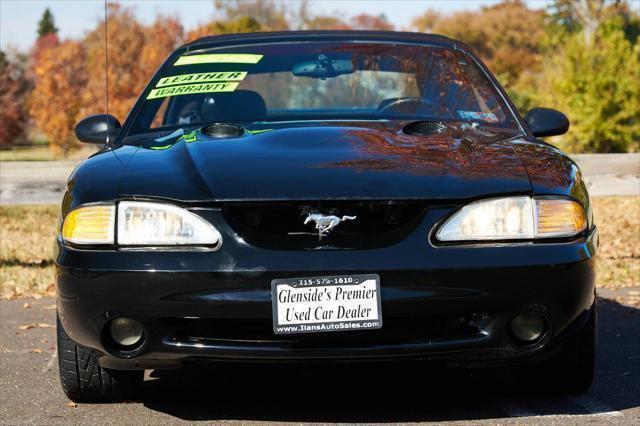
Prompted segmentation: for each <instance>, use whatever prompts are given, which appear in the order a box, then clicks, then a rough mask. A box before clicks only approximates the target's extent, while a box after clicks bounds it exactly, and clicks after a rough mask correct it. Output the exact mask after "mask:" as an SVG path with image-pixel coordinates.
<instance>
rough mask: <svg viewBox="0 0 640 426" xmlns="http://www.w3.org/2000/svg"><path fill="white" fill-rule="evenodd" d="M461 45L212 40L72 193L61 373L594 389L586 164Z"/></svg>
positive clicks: (117, 383) (562, 121)
mask: <svg viewBox="0 0 640 426" xmlns="http://www.w3.org/2000/svg"><path fill="white" fill-rule="evenodd" d="M568 126H569V122H568V120H567V118H566V117H565V116H564V115H563V114H562V113H560V112H557V111H554V110H550V109H544V108H536V109H533V110H531V111H530V112H529V113H528V114H527V116H526V117H525V118H524V119H523V118H521V117H520V115H519V114H518V113H517V111H516V109H515V108H514V106H513V104H512V103H511V102H510V100H509V99H508V97H507V96H506V94H505V92H504V90H503V89H502V88H501V87H500V86H499V84H498V83H497V81H496V79H495V78H494V77H493V76H492V75H491V73H490V72H489V71H488V70H487V68H486V67H485V66H484V65H483V64H482V62H481V61H480V60H479V59H478V58H477V57H476V56H475V55H474V54H473V53H472V52H470V51H469V48H468V47H466V46H465V45H464V44H462V43H459V42H457V41H454V40H450V39H448V38H445V37H440V36H434V35H424V34H413V33H393V32H286V33H262V34H244V35H228V36H219V37H209V38H204V39H200V40H198V41H195V42H192V43H190V44H188V45H185V46H183V47H181V48H179V49H178V50H176V51H175V52H174V53H173V54H172V55H171V56H170V57H169V58H168V59H167V61H166V62H165V63H164V65H162V66H161V67H160V69H159V70H158V71H157V73H156V74H155V75H154V76H153V78H152V80H151V82H150V84H149V86H148V87H147V88H146V89H145V90H144V92H143V93H142V96H141V97H140V98H139V100H138V101H137V103H136V104H135V106H134V107H133V109H132V110H131V113H130V115H129V117H128V118H127V120H126V122H125V123H124V125H122V126H121V125H120V123H119V122H118V121H117V120H116V119H115V118H113V117H111V116H108V115H96V116H91V117H88V118H86V119H84V120H83V121H81V122H80V123H79V124H78V126H77V127H76V135H77V137H78V138H79V139H80V140H82V141H85V142H91V143H100V144H104V149H102V150H101V151H100V152H99V153H98V154H96V155H94V156H92V157H91V158H90V159H88V160H86V161H85V162H84V163H82V164H81V165H80V166H79V167H78V168H77V169H76V170H75V171H74V172H73V174H72V175H71V177H70V179H69V182H68V190H67V192H66V194H65V196H64V200H63V203H62V225H61V229H60V235H59V237H58V238H57V248H58V252H57V258H56V264H57V271H58V272H57V288H58V318H59V322H58V350H59V360H60V375H61V379H62V385H63V388H64V391H65V392H66V394H67V395H68V396H69V397H70V398H71V399H73V400H84V401H88V400H93V401H95V400H115V399H121V398H126V397H128V396H130V394H131V392H132V391H133V390H135V388H136V387H137V386H139V385H140V384H141V383H142V380H143V371H144V369H152V368H153V369H155V368H174V367H177V366H181V365H184V364H186V363H189V362H190V361H202V360H209V361H214V360H260V361H273V362H283V361H287V360H325V361H335V360H340V361H352V362H358V361H363V360H374V359H376V360H387V361H389V360H396V359H412V360H424V361H428V360H435V359H440V360H445V361H447V362H449V363H454V364H458V365H463V366H476V365H486V364H492V363H499V364H508V365H510V366H512V367H513V369H514V373H515V374H514V377H515V378H516V379H517V380H519V381H521V383H522V385H524V386H534V385H542V386H546V387H547V388H548V389H553V390H560V391H567V392H577V391H584V390H586V389H587V388H588V387H589V385H590V383H591V380H592V376H593V367H594V356H595V327H596V311H595V294H594V291H595V287H594V255H595V252H596V249H597V246H598V236H597V231H596V228H595V225H594V223H593V218H592V213H591V206H590V204H589V197H588V194H587V191H586V188H585V184H584V182H583V180H582V177H581V173H580V170H579V169H578V167H577V166H576V165H575V164H574V163H573V161H572V160H571V159H569V158H568V157H567V156H566V155H564V154H563V153H562V152H560V151H559V150H558V149H556V148H554V147H553V146H551V145H548V144H547V143H545V142H543V141H541V140H538V139H536V137H542V136H551V135H557V134H562V133H564V132H566V131H567V129H568Z"/></svg>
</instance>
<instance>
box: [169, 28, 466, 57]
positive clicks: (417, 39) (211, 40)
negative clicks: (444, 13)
mask: <svg viewBox="0 0 640 426" xmlns="http://www.w3.org/2000/svg"><path fill="white" fill-rule="evenodd" d="M354 39H357V40H363V41H386V42H403V43H407V42H408V43H412V42H413V43H427V44H431V45H434V46H441V47H448V48H452V49H456V48H463V49H464V50H467V46H466V45H465V44H464V43H461V42H459V41H457V40H453V39H450V38H449V37H445V36H442V35H437V34H425V33H416V32H409V31H406V32H399V31H363V30H314V31H273V32H255V33H240V34H224V35H215V36H207V37H202V38H199V39H197V40H194V41H192V42H191V43H187V44H185V45H183V46H182V47H181V48H180V49H183V48H186V50H187V52H189V51H193V50H202V49H208V48H212V47H217V46H219V45H227V46H228V45H229V44H231V43H236V42H237V43H239V44H248V43H252V42H260V43H261V44H262V43H277V42H295V41H340V40H345V41H347V40H354Z"/></svg>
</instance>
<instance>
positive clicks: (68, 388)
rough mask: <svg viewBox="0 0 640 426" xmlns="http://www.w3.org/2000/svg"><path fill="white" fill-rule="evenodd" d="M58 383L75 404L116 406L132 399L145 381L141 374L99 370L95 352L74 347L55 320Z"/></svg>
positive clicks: (129, 371) (73, 343)
mask: <svg viewBox="0 0 640 426" xmlns="http://www.w3.org/2000/svg"><path fill="white" fill-rule="evenodd" d="M56 320H57V321H56V326H57V340H58V367H59V372H60V382H61V383H62V389H63V391H64V393H65V394H66V395H67V397H68V398H69V399H70V400H72V401H75V402H116V401H123V400H129V399H131V398H134V397H135V396H136V395H137V394H138V392H139V390H140V388H141V387H142V382H143V380H144V370H111V369H107V368H102V367H100V365H99V364H98V359H97V358H96V356H95V355H94V352H93V351H92V350H91V349H89V348H86V347H84V346H80V345H78V344H76V343H75V342H74V341H73V340H71V338H70V337H69V336H68V335H67V333H66V332H65V331H64V328H62V324H61V323H60V318H56Z"/></svg>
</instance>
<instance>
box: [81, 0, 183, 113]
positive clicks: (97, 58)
mask: <svg viewBox="0 0 640 426" xmlns="http://www.w3.org/2000/svg"><path fill="white" fill-rule="evenodd" d="M107 19H108V20H107V28H106V33H107V44H106V48H107V51H105V23H104V21H103V22H101V23H100V24H99V25H98V26H97V27H96V29H95V30H93V31H91V32H90V33H89V34H88V35H87V37H86V39H85V41H84V45H85V46H86V49H87V55H86V64H85V72H86V74H87V76H88V85H87V87H86V90H85V91H84V93H83V100H82V104H83V109H82V113H83V114H91V113H96V112H100V111H102V112H106V109H107V96H108V102H109V104H108V107H109V113H110V114H112V115H114V116H115V117H116V118H118V119H119V120H121V121H122V120H124V119H125V117H126V116H127V113H128V112H129V110H130V109H131V107H132V106H133V104H134V103H135V101H136V99H137V98H138V96H140V93H141V92H142V91H143V90H144V88H145V86H146V84H147V82H148V81H149V79H150V78H151V76H152V75H153V73H154V71H155V70H156V69H157V68H158V66H160V65H161V64H162V61H164V59H166V57H167V56H168V55H169V54H170V53H171V52H172V51H173V50H174V49H175V48H176V47H177V45H178V44H179V43H180V42H181V41H182V36H183V29H182V26H181V24H180V23H179V22H178V21H177V20H176V19H174V18H170V17H164V16H158V17H156V20H155V22H154V23H153V24H151V25H150V26H145V25H143V24H141V23H140V22H139V21H138V20H137V19H136V17H135V15H134V14H133V12H132V10H131V9H128V8H124V7H121V6H120V5H118V4H110V5H109V9H108V15H107ZM107 62H108V69H106V64H107ZM107 72H108V80H107ZM107 82H108V94H107Z"/></svg>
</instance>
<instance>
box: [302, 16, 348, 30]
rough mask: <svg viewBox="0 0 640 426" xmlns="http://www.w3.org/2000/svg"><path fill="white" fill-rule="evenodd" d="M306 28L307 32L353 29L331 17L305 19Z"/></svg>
mask: <svg viewBox="0 0 640 426" xmlns="http://www.w3.org/2000/svg"><path fill="white" fill-rule="evenodd" d="M304 28H305V29H307V30H350V29H352V28H351V26H350V25H349V24H347V23H346V22H345V21H343V20H342V19H340V18H338V17H337V16H331V15H316V16H310V17H308V18H307V19H305V22H304Z"/></svg>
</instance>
